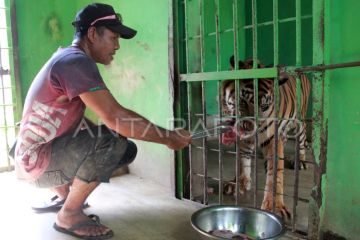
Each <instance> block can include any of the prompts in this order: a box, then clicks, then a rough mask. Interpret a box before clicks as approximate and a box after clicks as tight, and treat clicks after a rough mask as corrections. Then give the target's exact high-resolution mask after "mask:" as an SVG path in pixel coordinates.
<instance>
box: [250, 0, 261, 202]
mask: <svg viewBox="0 0 360 240" xmlns="http://www.w3.org/2000/svg"><path fill="white" fill-rule="evenodd" d="M256 8H257V2H256V0H253V1H252V13H253V14H252V26H253V46H252V47H253V58H254V59H253V69H257V68H258V65H257V59H258V56H257V55H258V51H257V37H258V32H257V28H258V22H257V9H256ZM253 84H254V120H255V123H256V125H257V124H258V120H259V105H258V101H259V96H258V93H259V86H258V78H256V77H254V79H253ZM254 127H255V126H254ZM257 144H258V134H257V131H256V133H255V136H254V155H255V158H254V172H255V176H254V185H255V190H254V196H253V197H254V202H253V206H254V207H256V204H257V190H258V186H257V185H258V171H257V162H258V151H257ZM248 167H249V166H248ZM250 168H251V164H250Z"/></svg>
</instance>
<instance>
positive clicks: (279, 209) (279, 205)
mask: <svg viewBox="0 0 360 240" xmlns="http://www.w3.org/2000/svg"><path fill="white" fill-rule="evenodd" d="M272 203H273V201H272V199H271V198H267V199H264V200H263V202H262V204H261V209H262V210H266V211H270V212H271V211H272V205H273V204H272ZM275 214H277V215H278V216H280V217H281V218H282V219H284V221H287V220H291V213H290V211H289V209H288V208H287V207H286V206H285V204H284V203H283V201H280V200H277V201H276V205H275Z"/></svg>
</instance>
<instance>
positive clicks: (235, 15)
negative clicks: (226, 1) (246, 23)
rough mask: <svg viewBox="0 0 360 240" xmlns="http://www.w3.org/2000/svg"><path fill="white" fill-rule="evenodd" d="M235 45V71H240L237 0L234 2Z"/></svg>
mask: <svg viewBox="0 0 360 240" xmlns="http://www.w3.org/2000/svg"><path fill="white" fill-rule="evenodd" d="M232 4H233V19H232V20H233V44H234V52H233V55H234V69H235V70H237V69H238V64H237V62H238V60H239V51H238V31H237V30H238V15H237V12H238V6H237V0H233V2H232Z"/></svg>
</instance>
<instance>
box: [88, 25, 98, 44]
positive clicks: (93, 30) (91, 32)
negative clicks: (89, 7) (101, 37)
mask: <svg viewBox="0 0 360 240" xmlns="http://www.w3.org/2000/svg"><path fill="white" fill-rule="evenodd" d="M96 34H97V32H96V28H95V27H92V26H91V27H89V29H88V30H87V33H86V36H87V38H88V39H89V41H90V42H91V43H93V42H94V41H95V38H96V37H97V35H96Z"/></svg>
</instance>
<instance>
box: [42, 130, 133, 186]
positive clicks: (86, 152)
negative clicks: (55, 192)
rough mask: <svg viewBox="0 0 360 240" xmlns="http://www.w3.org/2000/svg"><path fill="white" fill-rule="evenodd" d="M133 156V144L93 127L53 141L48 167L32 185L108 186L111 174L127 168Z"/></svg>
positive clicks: (112, 132) (113, 133) (114, 134)
mask: <svg viewBox="0 0 360 240" xmlns="http://www.w3.org/2000/svg"><path fill="white" fill-rule="evenodd" d="M136 153H137V148H136V145H135V143H133V142H132V141H129V140H127V139H126V138H125V137H123V136H121V135H119V134H117V133H115V132H114V131H112V130H109V129H108V128H107V127H106V126H104V125H101V126H93V127H90V128H87V129H84V130H81V131H79V132H75V133H72V134H67V135H64V136H61V137H59V138H57V139H55V140H54V141H53V142H52V145H51V160H50V164H49V166H48V168H47V169H46V170H45V172H44V173H43V174H42V175H41V176H40V178H39V179H37V180H36V181H35V184H36V186H38V187H41V188H51V187H57V186H61V185H64V184H67V183H70V182H72V180H73V179H74V177H76V178H78V179H80V180H82V181H85V182H94V181H96V182H109V179H110V177H111V175H112V172H113V171H114V170H116V169H117V168H120V167H122V166H125V165H128V164H130V163H131V162H132V161H133V160H134V159H135V156H136Z"/></svg>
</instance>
